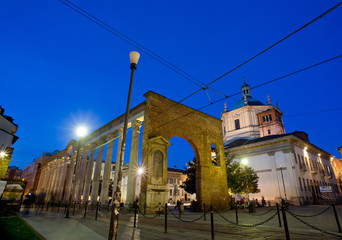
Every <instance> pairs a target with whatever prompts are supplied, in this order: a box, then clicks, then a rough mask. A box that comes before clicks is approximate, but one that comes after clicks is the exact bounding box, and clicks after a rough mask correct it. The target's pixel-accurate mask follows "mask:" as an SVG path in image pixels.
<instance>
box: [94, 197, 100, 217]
mask: <svg viewBox="0 0 342 240" xmlns="http://www.w3.org/2000/svg"><path fill="white" fill-rule="evenodd" d="M99 203H100V202H99V201H97V203H96V212H95V220H97V213H98V212H99Z"/></svg>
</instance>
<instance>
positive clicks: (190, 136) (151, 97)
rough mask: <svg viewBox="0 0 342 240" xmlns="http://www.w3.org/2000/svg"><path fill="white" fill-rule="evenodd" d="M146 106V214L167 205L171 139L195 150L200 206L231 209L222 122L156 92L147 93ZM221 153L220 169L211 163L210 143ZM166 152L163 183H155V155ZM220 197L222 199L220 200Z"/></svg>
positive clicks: (143, 198) (143, 188)
mask: <svg viewBox="0 0 342 240" xmlns="http://www.w3.org/2000/svg"><path fill="white" fill-rule="evenodd" d="M144 96H145V97H146V107H145V114H144V118H145V122H144V132H143V142H142V163H143V165H144V166H145V167H146V169H147V174H146V175H145V176H144V178H143V179H142V184H141V194H140V202H141V203H143V204H145V203H146V206H147V211H149V212H153V211H155V210H156V208H157V206H158V205H159V203H161V204H165V203H166V202H167V186H166V184H167V176H166V175H167V151H168V146H169V145H170V142H169V140H170V139H171V138H172V137H181V138H183V139H185V140H186V141H188V142H189V143H190V145H191V146H192V148H193V149H194V152H195V156H196V159H197V161H198V164H197V165H196V168H197V169H196V172H197V173H198V174H196V193H197V199H198V207H199V208H200V207H201V206H203V203H206V204H207V205H209V204H213V205H214V206H215V208H217V209H225V208H227V206H228V187H227V177H226V166H225V164H224V154H223V153H224V147H223V136H222V126H221V120H220V119H217V118H215V117H212V116H210V115H207V114H205V113H202V112H199V111H196V110H194V109H192V108H189V107H187V106H184V105H182V104H179V103H177V102H174V101H172V100H170V99H167V98H165V97H163V96H161V95H159V94H157V93H154V92H151V91H150V92H148V93H146V94H145V95H144ZM212 143H213V144H214V145H215V146H216V147H217V149H218V152H219V153H222V154H219V156H218V157H219V162H220V163H221V164H220V165H218V166H213V165H212V164H211V150H210V149H211V144H212ZM156 149H158V150H160V151H161V152H162V153H163V156H165V157H164V158H163V174H162V176H163V181H162V182H161V183H156V182H153V181H152V176H153V174H154V171H156V169H155V168H154V166H153V164H152V163H153V156H152V153H153V152H154V151H155V150H156ZM217 196H220V198H217Z"/></svg>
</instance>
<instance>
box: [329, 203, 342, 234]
mask: <svg viewBox="0 0 342 240" xmlns="http://www.w3.org/2000/svg"><path fill="white" fill-rule="evenodd" d="M331 205H332V207H333V210H334V215H335V219H336V224H337V228H338V232H341V225H340V221H339V220H338V216H337V212H336V208H335V204H333V203H332V204H331Z"/></svg>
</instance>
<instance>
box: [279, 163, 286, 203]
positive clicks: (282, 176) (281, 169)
mask: <svg viewBox="0 0 342 240" xmlns="http://www.w3.org/2000/svg"><path fill="white" fill-rule="evenodd" d="M280 173H281V180H282V181H283V187H284V194H285V201H286V202H287V195H286V188H285V182H284V175H283V168H282V166H281V165H280Z"/></svg>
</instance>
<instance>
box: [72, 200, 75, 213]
mask: <svg viewBox="0 0 342 240" xmlns="http://www.w3.org/2000/svg"><path fill="white" fill-rule="evenodd" d="M75 206H76V201H74V206H73V208H72V215H73V216H74V215H75Z"/></svg>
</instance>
